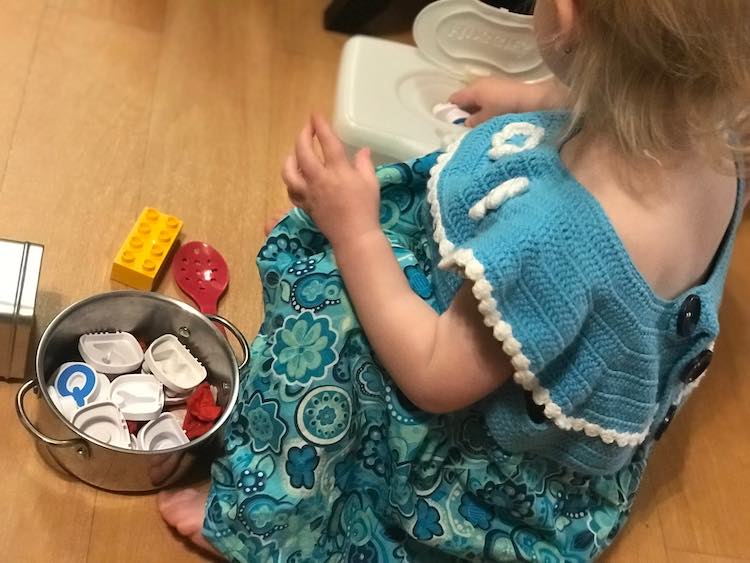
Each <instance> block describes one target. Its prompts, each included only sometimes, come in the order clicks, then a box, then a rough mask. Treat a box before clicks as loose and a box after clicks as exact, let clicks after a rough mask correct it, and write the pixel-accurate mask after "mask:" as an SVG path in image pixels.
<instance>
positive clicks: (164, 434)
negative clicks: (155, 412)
mask: <svg viewBox="0 0 750 563" xmlns="http://www.w3.org/2000/svg"><path fill="white" fill-rule="evenodd" d="M188 442H189V440H188V437H187V436H186V435H185V432H184V431H183V430H182V427H181V426H180V423H179V421H178V420H177V419H176V418H175V417H174V415H173V414H172V413H168V412H164V413H161V414H160V415H159V417H158V418H156V419H154V420H152V421H151V422H149V423H148V424H146V425H145V426H144V427H143V428H141V429H140V431H139V432H138V449H139V450H148V451H154V450H168V449H170V448H176V447H178V446H181V445H183V444H187V443H188Z"/></svg>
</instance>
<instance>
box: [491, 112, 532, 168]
mask: <svg viewBox="0 0 750 563" xmlns="http://www.w3.org/2000/svg"><path fill="white" fill-rule="evenodd" d="M517 135H524V136H525V137H526V140H525V141H524V142H523V144H521V145H514V144H512V143H509V142H508V141H510V140H511V139H512V138H513V137H515V136H517ZM543 138H544V128H543V127H539V126H538V125H534V124H533V123H529V122H527V121H519V122H517V123H509V124H508V125H506V126H505V127H503V128H502V130H501V131H499V132H498V133H495V134H494V135H493V136H492V148H491V149H490V150H489V151H488V153H487V156H489V157H490V158H491V159H493V160H497V159H498V158H500V157H503V156H507V155H509V154H516V153H519V152H524V151H527V150H531V149H533V148H536V147H537V146H539V143H541V142H542V139H543Z"/></svg>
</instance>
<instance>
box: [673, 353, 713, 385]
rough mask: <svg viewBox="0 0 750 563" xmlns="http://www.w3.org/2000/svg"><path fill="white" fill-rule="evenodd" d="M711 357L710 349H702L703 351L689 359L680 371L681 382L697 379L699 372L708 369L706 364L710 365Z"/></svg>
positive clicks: (690, 381)
mask: <svg viewBox="0 0 750 563" xmlns="http://www.w3.org/2000/svg"><path fill="white" fill-rule="evenodd" d="M713 357H714V353H713V352H712V351H711V350H703V352H701V353H700V354H698V355H697V356H696V357H695V358H693V359H692V360H690V362H689V363H688V365H686V366H685V369H684V370H683V371H682V375H681V376H680V379H682V382H683V383H692V382H693V381H695V380H696V379H698V378H699V377H700V376H701V374H702V373H703V372H704V371H706V370H707V369H708V366H709V365H711V360H712V359H713Z"/></svg>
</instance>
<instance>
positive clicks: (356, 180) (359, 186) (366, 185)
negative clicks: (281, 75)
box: [282, 116, 380, 247]
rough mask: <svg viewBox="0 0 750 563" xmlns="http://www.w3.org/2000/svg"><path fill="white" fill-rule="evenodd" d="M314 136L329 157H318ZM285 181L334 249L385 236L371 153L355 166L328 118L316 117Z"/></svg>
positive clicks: (365, 151) (295, 200)
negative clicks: (370, 235)
mask: <svg viewBox="0 0 750 563" xmlns="http://www.w3.org/2000/svg"><path fill="white" fill-rule="evenodd" d="M313 137H317V138H318V142H319V143H320V147H321V149H322V152H323V158H320V157H319V156H318V155H317V154H316V152H315V149H314V147H313ZM282 177H283V178H284V182H285V183H286V185H287V192H288V194H289V199H290V200H291V201H292V203H293V204H294V205H296V206H297V207H300V208H302V209H303V210H304V211H305V212H306V213H307V214H308V215H310V217H312V219H313V221H315V224H316V225H317V226H318V228H319V229H320V230H321V232H322V233H323V234H324V235H325V236H326V238H327V239H328V240H329V241H330V242H331V244H332V245H333V246H334V247H336V246H338V245H339V244H341V243H342V242H346V241H351V240H356V239H357V238H359V237H360V236H362V235H365V234H368V233H370V232H375V231H378V232H379V231H380V184H379V182H378V179H377V178H376V176H375V168H374V167H373V165H372V160H371V159H370V150H369V149H362V150H361V151H359V152H358V153H357V155H356V156H355V157H354V161H353V162H350V161H349V159H348V158H347V156H346V151H345V149H344V145H343V144H342V143H341V141H340V140H339V139H338V137H337V136H336V134H335V133H334V132H333V130H332V129H331V126H330V125H329V124H328V122H327V121H325V119H323V118H322V117H320V116H313V118H312V123H310V124H308V125H306V126H305V128H304V129H302V132H301V133H300V134H299V136H298V137H297V143H296V145H295V149H294V152H292V154H290V155H289V156H288V157H287V159H286V162H285V163H284V169H283V171H282Z"/></svg>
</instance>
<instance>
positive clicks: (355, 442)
mask: <svg viewBox="0 0 750 563" xmlns="http://www.w3.org/2000/svg"><path fill="white" fill-rule="evenodd" d="M435 158H436V155H430V156H428V157H425V158H423V159H419V160H417V161H414V162H412V163H408V164H396V165H389V166H386V167H382V168H380V169H379V170H378V177H379V179H380V182H381V186H382V204H381V222H382V226H383V229H384V231H385V233H386V234H387V236H388V238H389V240H390V242H391V244H392V246H393V251H394V253H395V256H396V258H397V259H398V262H399V263H400V265H401V267H402V269H403V272H404V275H405V276H406V277H407V279H408V280H409V283H410V285H411V287H412V289H413V290H414V292H415V293H416V294H417V295H419V296H420V297H421V298H423V299H425V300H426V301H427V302H429V303H431V304H432V305H433V306H435V307H437V306H436V303H435V300H434V297H433V285H432V284H433V282H432V280H433V276H432V271H433V267H434V265H435V264H436V257H437V249H436V248H435V245H434V242H433V241H432V238H431V231H432V223H431V218H430V214H429V210H428V206H427V204H426V202H425V187H426V180H427V176H428V174H429V170H430V168H431V167H432V165H433V164H434V162H435ZM258 266H259V270H260V275H261V279H262V283H263V299H264V303H265V318H264V321H263V325H262V327H261V329H260V332H259V334H258V336H257V338H256V339H255V341H254V342H253V345H252V361H251V362H250V364H249V367H248V369H247V371H246V372H245V373H243V374H242V382H241V388H240V396H239V402H238V403H237V406H236V408H235V410H234V413H233V415H232V417H231V419H230V421H229V423H228V426H227V428H226V433H225V447H226V453H225V456H224V457H222V458H221V459H219V460H218V461H216V462H215V463H214V466H213V469H212V483H211V491H210V494H209V498H208V501H207V505H206V516H205V522H204V535H205V536H206V537H207V538H208V539H209V541H210V542H211V543H212V544H213V545H214V546H215V547H216V548H217V549H218V550H220V551H221V552H222V553H223V554H224V555H225V556H226V557H227V558H228V559H230V560H231V561H243V562H244V561H252V562H260V563H264V562H279V563H282V562H283V563H322V562H362V563H375V562H391V561H410V562H423V561H425V562H430V563H439V562H443V561H463V560H465V561H477V562H478V561H541V562H549V563H553V562H563V561H565V562H572V561H590V560H592V559H594V558H595V557H596V556H597V555H598V554H600V553H601V552H602V550H603V549H605V548H606V547H607V546H608V545H609V544H610V543H611V542H612V540H613V539H614V537H615V535H616V534H617V532H618V530H619V529H620V527H621V526H622V524H623V522H624V520H625V518H626V516H627V514H628V511H629V509H630V505H631V501H632V498H633V495H634V493H635V491H636V489H637V487H638V484H639V481H640V478H641V474H642V472H643V469H644V467H645V458H646V455H645V453H646V452H645V451H644V450H639V451H638V452H637V453H636V455H635V457H634V459H633V461H632V462H631V463H630V464H629V465H627V466H626V467H625V468H623V469H622V470H620V471H619V472H617V473H615V474H613V475H609V476H603V477H602V476H587V475H582V474H579V473H576V472H574V471H571V470H570V469H567V468H566V467H563V466H561V465H559V464H557V463H554V462H552V461H549V460H547V459H544V458H541V457H538V456H534V455H528V454H516V453H511V452H508V451H503V450H502V449H500V448H499V447H498V446H497V445H496V444H495V443H494V442H493V440H492V438H491V437H490V436H489V435H488V433H487V429H486V426H485V423H484V420H483V417H482V415H481V414H480V413H479V412H478V411H475V410H471V409H467V410H465V411H461V412H458V413H454V414H450V415H439V416H438V415H430V414H426V413H423V412H420V411H419V410H417V409H416V408H415V407H414V406H413V405H412V404H410V402H409V401H408V399H407V398H406V397H405V396H404V395H402V394H401V393H400V392H399V390H398V388H397V387H396V386H395V385H394V384H393V382H392V380H391V379H390V377H389V376H388V374H387V373H385V372H384V371H383V368H382V367H381V366H380V365H379V364H378V361H377V359H376V358H375V357H374V355H373V351H372V349H371V347H370V345H369V344H368V342H367V338H366V337H365V335H364V333H363V331H362V328H361V326H360V325H359V323H358V320H357V317H356V316H355V314H354V312H353V309H352V305H351V303H350V302H349V300H348V298H347V295H346V292H345V290H344V285H343V282H342V280H341V276H340V274H339V272H338V270H337V268H336V262H335V260H334V257H333V254H332V252H331V248H330V246H329V245H328V243H327V241H326V240H325V238H324V237H323V236H322V235H321V233H320V232H319V231H318V230H317V229H316V227H315V225H314V224H313V223H312V222H311V220H310V219H309V218H308V217H307V216H306V215H305V214H304V213H302V212H300V211H298V210H295V211H292V212H291V213H290V214H289V215H288V216H287V217H286V218H285V219H284V220H283V221H282V222H281V223H280V224H279V225H278V226H277V227H276V228H275V229H274V231H273V232H272V233H271V235H270V236H269V237H268V239H267V241H266V243H265V245H264V246H263V248H262V249H261V251H260V253H259V255H258ZM510 384H513V383H510Z"/></svg>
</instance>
